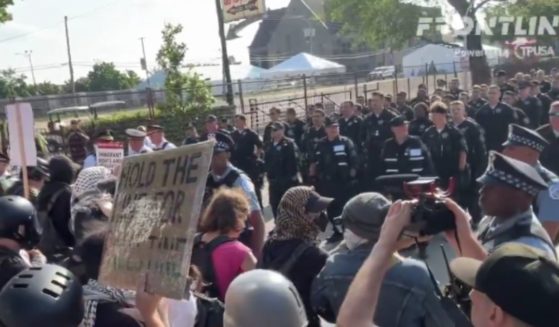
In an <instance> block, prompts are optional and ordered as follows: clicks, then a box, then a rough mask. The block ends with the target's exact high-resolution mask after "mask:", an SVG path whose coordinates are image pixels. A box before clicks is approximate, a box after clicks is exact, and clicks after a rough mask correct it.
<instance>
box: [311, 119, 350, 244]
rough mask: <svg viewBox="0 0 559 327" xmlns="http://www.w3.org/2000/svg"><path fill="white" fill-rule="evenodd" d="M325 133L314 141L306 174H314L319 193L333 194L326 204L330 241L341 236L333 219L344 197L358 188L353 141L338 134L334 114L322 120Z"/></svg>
mask: <svg viewBox="0 0 559 327" xmlns="http://www.w3.org/2000/svg"><path fill="white" fill-rule="evenodd" d="M326 133H327V136H326V137H324V138H323V139H321V140H320V141H319V142H318V144H317V146H316V151H315V153H314V155H313V156H312V158H311V166H310V173H309V175H310V176H314V177H316V180H317V183H316V186H317V191H318V192H319V193H320V194H321V195H323V196H327V197H331V198H334V201H333V202H332V203H331V204H330V206H329V207H328V218H329V219H330V221H331V222H332V225H333V228H334V234H333V235H332V236H331V237H330V238H329V242H332V243H333V242H337V241H339V240H341V239H342V237H343V235H342V233H341V231H340V230H339V229H338V227H337V226H336V224H334V223H333V219H334V218H335V217H338V216H339V215H340V214H341V213H342V209H343V207H344V205H345V203H346V201H347V200H349V199H350V198H351V197H352V196H353V195H354V194H356V193H357V192H358V189H357V180H356V177H357V168H358V159H357V152H356V150H355V146H354V144H353V142H352V141H351V139H349V138H347V137H345V136H341V135H340V129H339V124H338V121H337V120H335V118H328V119H327V120H326Z"/></svg>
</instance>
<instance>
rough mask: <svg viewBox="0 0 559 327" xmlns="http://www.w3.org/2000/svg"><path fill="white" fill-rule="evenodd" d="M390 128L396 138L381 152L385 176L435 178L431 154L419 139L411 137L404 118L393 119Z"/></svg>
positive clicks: (388, 142)
mask: <svg viewBox="0 0 559 327" xmlns="http://www.w3.org/2000/svg"><path fill="white" fill-rule="evenodd" d="M390 128H391V130H392V134H393V135H394V137H393V138H391V139H388V140H387V141H386V142H385V143H384V146H383V148H382V152H381V158H382V160H383V162H384V165H383V166H384V171H383V175H394V174H416V175H420V176H433V174H434V168H433V162H432V161H431V154H430V153H429V150H428V149H427V147H426V146H425V144H423V142H422V141H421V139H420V138H419V137H417V136H410V135H409V133H408V122H407V121H406V120H405V118H404V116H398V117H395V118H392V120H391V121H390Z"/></svg>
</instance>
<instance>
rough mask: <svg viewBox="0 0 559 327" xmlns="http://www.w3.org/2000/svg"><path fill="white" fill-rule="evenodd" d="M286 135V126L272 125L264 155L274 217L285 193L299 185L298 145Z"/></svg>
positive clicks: (277, 123)
mask: <svg viewBox="0 0 559 327" xmlns="http://www.w3.org/2000/svg"><path fill="white" fill-rule="evenodd" d="M284 133H285V126H284V124H282V123H279V122H276V123H272V125H271V143H270V144H268V146H267V148H266V154H265V155H264V164H265V169H266V177H267V178H268V183H269V187H268V193H269V197H270V206H271V207H272V212H273V213H274V217H276V214H277V209H278V205H279V203H280V200H281V198H282V196H283V195H284V193H285V192H286V191H287V190H288V189H290V188H291V187H293V186H296V185H298V184H299V168H298V165H297V164H298V161H297V156H298V154H297V152H298V149H297V145H296V144H295V141H293V140H292V139H289V138H286V137H285V134H284Z"/></svg>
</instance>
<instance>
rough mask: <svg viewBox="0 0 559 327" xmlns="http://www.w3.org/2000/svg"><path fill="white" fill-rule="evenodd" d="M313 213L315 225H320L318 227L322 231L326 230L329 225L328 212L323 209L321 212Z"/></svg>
mask: <svg viewBox="0 0 559 327" xmlns="http://www.w3.org/2000/svg"><path fill="white" fill-rule="evenodd" d="M311 215H312V216H313V221H314V223H315V225H316V226H318V229H319V230H320V231H321V232H325V231H326V227H328V215H327V214H326V212H324V211H322V212H321V213H311Z"/></svg>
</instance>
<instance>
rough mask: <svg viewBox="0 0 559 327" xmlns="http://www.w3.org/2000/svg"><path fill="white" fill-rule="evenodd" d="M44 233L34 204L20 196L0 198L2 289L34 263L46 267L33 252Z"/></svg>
mask: <svg viewBox="0 0 559 327" xmlns="http://www.w3.org/2000/svg"><path fill="white" fill-rule="evenodd" d="M41 232H42V230H41V227H40V225H39V220H38V218H37V212H36V210H35V207H33V204H31V202H29V201H28V200H26V199H25V198H22V197H20V196H3V197H0V287H2V286H4V285H5V284H6V282H7V281H8V280H10V279H11V278H12V277H13V276H15V275H16V274H18V273H19V272H21V271H23V270H25V269H26V268H28V267H29V266H31V263H32V262H39V261H40V262H42V263H44V261H45V259H44V256H43V255H42V254H41V253H40V252H39V251H37V250H32V249H33V248H34V247H35V246H36V245H37V244H38V243H39V240H40V238H41ZM22 250H25V251H22ZM27 251H29V252H27Z"/></svg>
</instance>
